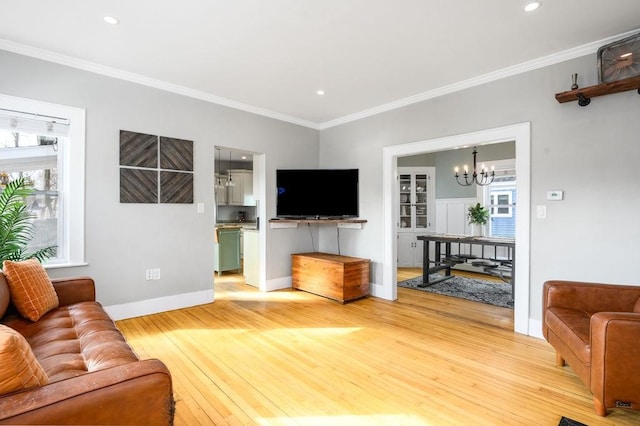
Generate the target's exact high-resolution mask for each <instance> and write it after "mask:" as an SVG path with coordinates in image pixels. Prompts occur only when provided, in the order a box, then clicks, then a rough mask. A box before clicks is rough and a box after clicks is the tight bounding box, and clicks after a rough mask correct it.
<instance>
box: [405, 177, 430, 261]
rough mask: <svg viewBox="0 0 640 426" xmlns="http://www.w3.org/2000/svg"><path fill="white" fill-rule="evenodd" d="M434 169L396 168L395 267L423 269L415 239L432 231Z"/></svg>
mask: <svg viewBox="0 0 640 426" xmlns="http://www.w3.org/2000/svg"><path fill="white" fill-rule="evenodd" d="M434 176H435V169H434V168H433V167H398V192H397V194H398V199H397V209H398V210H397V212H398V223H397V229H398V266H405V267H419V266H422V245H421V244H419V242H418V240H417V239H416V237H417V236H418V235H421V234H424V233H425V232H429V231H432V230H434V229H435V223H433V222H434V219H435V214H434V213H435V211H434V210H435V197H434Z"/></svg>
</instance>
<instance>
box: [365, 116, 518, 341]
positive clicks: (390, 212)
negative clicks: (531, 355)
mask: <svg viewBox="0 0 640 426" xmlns="http://www.w3.org/2000/svg"><path fill="white" fill-rule="evenodd" d="M509 141H515V147H516V170H517V173H518V180H517V182H516V188H517V191H518V204H519V206H518V213H519V214H518V215H517V217H516V248H515V252H516V253H517V256H516V262H515V270H516V271H515V279H516V281H515V294H514V308H513V310H514V321H513V322H514V331H516V332H518V333H522V334H526V335H528V334H529V330H530V328H531V327H530V324H529V321H530V320H529V297H530V290H529V287H530V282H529V281H530V274H529V267H530V227H531V188H530V186H531V123H530V122H524V123H519V124H513V125H509V126H504V127H497V128H493V129H487V130H481V131H477V132H471V133H464V134H459V135H454V136H447V137H442V138H436V139H428V140H423V141H418V142H412V143H405V144H400V145H393V146H388V147H384V148H383V150H382V152H383V159H382V161H383V166H382V169H383V170H382V177H383V204H384V205H383V210H384V214H383V216H384V242H385V243H384V248H383V256H384V257H383V265H382V275H383V284H382V288H380V289H379V292H380V294H375V296H379V297H382V298H384V299H388V300H396V299H397V298H398V288H397V269H396V268H397V266H396V265H397V260H396V259H397V240H396V222H397V220H398V218H397V214H398V213H397V212H396V210H397V209H395V208H394V188H395V183H396V179H397V176H398V170H397V169H398V161H397V159H398V157H401V156H407V155H415V154H422V153H430V152H437V151H445V150H450V149H456V148H464V147H469V146H479V145H488V144H494V143H502V142H509Z"/></svg>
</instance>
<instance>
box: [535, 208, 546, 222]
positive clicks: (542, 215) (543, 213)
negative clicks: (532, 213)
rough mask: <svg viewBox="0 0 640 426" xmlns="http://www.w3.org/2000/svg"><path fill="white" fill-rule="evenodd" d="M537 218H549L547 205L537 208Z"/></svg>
mask: <svg viewBox="0 0 640 426" xmlns="http://www.w3.org/2000/svg"><path fill="white" fill-rule="evenodd" d="M536 218H538V219H546V218H547V206H545V205H540V206H536Z"/></svg>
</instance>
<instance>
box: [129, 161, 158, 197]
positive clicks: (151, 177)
mask: <svg viewBox="0 0 640 426" xmlns="http://www.w3.org/2000/svg"><path fill="white" fill-rule="evenodd" d="M120 202H121V203H157V202H158V171H157V170H140V169H124V168H121V169H120Z"/></svg>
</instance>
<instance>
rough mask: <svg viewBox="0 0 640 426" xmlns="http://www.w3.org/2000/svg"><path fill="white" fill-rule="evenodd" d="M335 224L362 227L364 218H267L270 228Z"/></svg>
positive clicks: (346, 226)
mask: <svg viewBox="0 0 640 426" xmlns="http://www.w3.org/2000/svg"><path fill="white" fill-rule="evenodd" d="M307 223H311V224H316V225H325V224H334V223H335V224H336V225H337V226H338V228H351V229H362V225H363V224H365V223H367V221H366V220H365V219H269V225H270V226H271V228H297V227H298V225H299V224H307Z"/></svg>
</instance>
